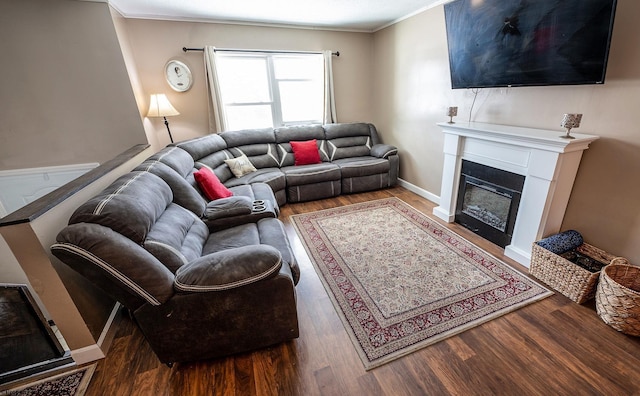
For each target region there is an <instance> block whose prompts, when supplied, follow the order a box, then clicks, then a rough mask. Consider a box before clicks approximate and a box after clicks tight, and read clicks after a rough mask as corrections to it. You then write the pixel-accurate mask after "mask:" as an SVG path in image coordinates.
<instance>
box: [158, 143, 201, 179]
mask: <svg viewBox="0 0 640 396" xmlns="http://www.w3.org/2000/svg"><path fill="white" fill-rule="evenodd" d="M151 160H154V161H159V162H162V163H163V164H165V165H167V166H168V167H170V168H171V169H173V170H174V171H176V172H177V173H178V174H179V175H180V176H182V177H185V176H187V175H188V174H189V173H191V172H192V170H193V158H192V157H191V155H189V153H187V152H186V151H184V150H183V149H180V148H178V147H165V148H163V149H162V150H160V151H158V152H157V153H155V154H154V155H152V156H151V157H149V158H147V161H151Z"/></svg>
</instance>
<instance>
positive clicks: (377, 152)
mask: <svg viewBox="0 0 640 396" xmlns="http://www.w3.org/2000/svg"><path fill="white" fill-rule="evenodd" d="M396 154H398V149H397V148H396V147H394V146H392V145H390V144H374V145H373V147H371V155H372V156H374V157H378V158H389V156H392V155H396Z"/></svg>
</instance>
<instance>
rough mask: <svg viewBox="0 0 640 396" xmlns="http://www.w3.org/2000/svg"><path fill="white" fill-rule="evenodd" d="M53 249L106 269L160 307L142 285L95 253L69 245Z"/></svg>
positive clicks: (64, 244)
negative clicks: (82, 258) (74, 255)
mask: <svg viewBox="0 0 640 396" xmlns="http://www.w3.org/2000/svg"><path fill="white" fill-rule="evenodd" d="M51 249H53V250H55V249H59V250H66V251H68V252H70V253H73V254H76V255H78V256H81V257H84V258H85V259H87V260H89V261H91V262H93V263H95V264H96V265H97V266H99V267H100V268H102V269H104V270H105V271H107V272H108V273H110V274H111V275H113V276H114V277H116V278H117V279H118V280H120V281H122V283H124V284H125V285H126V286H127V287H128V288H129V289H131V290H132V291H133V292H134V293H136V294H137V295H139V296H140V297H142V298H143V299H145V300H146V301H147V302H148V303H149V304H151V305H160V301H158V300H157V299H156V298H155V297H154V296H152V295H151V294H149V293H147V291H146V290H144V289H143V288H142V287H141V286H140V285H138V284H137V283H135V282H134V281H132V280H131V279H129V277H127V276H126V275H124V274H123V273H122V272H120V271H118V270H117V269H115V268H114V267H112V266H111V265H109V263H107V262H106V261H104V260H102V259H101V258H99V257H97V256H95V255H94V254H93V253H91V252H88V251H86V250H84V249H82V248H80V247H77V246H75V245H72V244H68V243H55V244H53V245H52V246H51Z"/></svg>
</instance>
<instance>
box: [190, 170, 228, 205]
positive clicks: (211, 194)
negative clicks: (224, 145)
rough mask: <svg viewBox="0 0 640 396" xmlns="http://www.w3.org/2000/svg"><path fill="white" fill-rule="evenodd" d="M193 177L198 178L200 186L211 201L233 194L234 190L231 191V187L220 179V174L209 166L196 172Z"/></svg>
mask: <svg viewBox="0 0 640 396" xmlns="http://www.w3.org/2000/svg"><path fill="white" fill-rule="evenodd" d="M193 177H194V178H195V179H196V182H197V183H198V187H199V188H200V190H201V191H202V192H203V194H204V196H205V197H206V198H207V199H209V200H211V201H213V200H215V199H218V198H227V197H231V196H233V192H231V191H229V189H228V188H227V187H225V185H224V184H222V183H221V182H220V180H218V176H216V175H215V173H213V172H212V171H211V169H209V168H206V167H203V168H202V169H200V170H198V171H197V172H194V173H193Z"/></svg>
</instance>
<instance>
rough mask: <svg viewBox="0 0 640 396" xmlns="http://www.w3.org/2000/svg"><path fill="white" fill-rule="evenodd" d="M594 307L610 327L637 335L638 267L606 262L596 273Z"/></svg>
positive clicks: (639, 323) (639, 308) (639, 307)
mask: <svg viewBox="0 0 640 396" xmlns="http://www.w3.org/2000/svg"><path fill="white" fill-rule="evenodd" d="M596 310H597V311H598V315H600V317H601V318H602V320H604V322H605V323H606V324H608V325H609V326H611V327H613V328H614V329H616V330H618V331H621V332H623V333H625V334H629V335H633V336H640V267H635V266H633V265H621V264H611V265H608V266H606V267H605V268H604V270H603V271H602V273H601V274H600V284H599V285H598V290H597V292H596Z"/></svg>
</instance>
